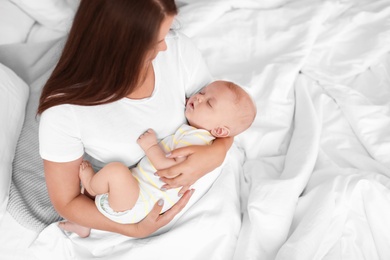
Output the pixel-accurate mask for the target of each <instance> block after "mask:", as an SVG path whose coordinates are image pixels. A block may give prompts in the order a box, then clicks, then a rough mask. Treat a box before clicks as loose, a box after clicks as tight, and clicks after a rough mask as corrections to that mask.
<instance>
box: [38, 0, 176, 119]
mask: <svg viewBox="0 0 390 260" xmlns="http://www.w3.org/2000/svg"><path fill="white" fill-rule="evenodd" d="M176 14H177V7H176V4H175V1H174V0H81V1H80V6H79V8H78V11H77V12H76V15H75V17H74V21H73V25H72V28H71V30H70V32H69V36H68V39H67V41H66V44H65V46H64V49H63V51H62V55H61V57H60V59H59V61H58V63H57V65H56V67H55V68H54V70H53V72H52V74H51V76H50V77H49V79H48V81H47V82H46V84H45V86H44V87H43V90H42V93H41V97H40V101H39V106H38V111H37V113H38V114H41V113H42V112H43V111H45V110H46V109H48V108H50V107H53V106H56V105H61V104H74V105H85V106H91V105H98V104H105V103H109V102H113V101H116V100H119V99H121V98H123V97H125V96H127V95H129V94H130V93H131V92H132V91H133V90H134V89H135V88H136V87H137V84H138V83H139V82H140V80H142V79H141V77H142V73H143V72H144V64H145V58H146V55H147V53H148V51H150V50H151V49H153V48H154V45H155V44H156V42H157V37H158V33H159V30H160V25H161V23H162V21H163V20H164V18H165V17H166V16H169V15H176Z"/></svg>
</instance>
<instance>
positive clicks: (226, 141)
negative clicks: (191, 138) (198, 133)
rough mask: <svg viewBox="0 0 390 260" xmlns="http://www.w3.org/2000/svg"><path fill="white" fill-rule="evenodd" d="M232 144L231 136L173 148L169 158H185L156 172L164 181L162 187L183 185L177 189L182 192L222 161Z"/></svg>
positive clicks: (169, 187) (168, 187)
mask: <svg viewBox="0 0 390 260" xmlns="http://www.w3.org/2000/svg"><path fill="white" fill-rule="evenodd" d="M232 144H233V138H232V137H227V138H217V139H215V140H214V142H213V143H212V144H211V145H192V146H187V147H182V148H178V149H175V150H173V151H172V152H171V154H170V155H169V158H177V157H187V159H186V160H185V161H183V162H181V163H179V164H176V165H174V166H172V167H170V168H167V169H163V170H159V171H157V172H156V174H157V175H158V176H160V178H161V181H163V182H165V183H166V184H165V185H164V186H163V187H162V188H164V189H171V188H177V187H183V188H182V189H181V190H180V191H179V194H183V193H184V192H185V191H186V190H187V189H188V188H189V187H190V186H191V185H192V184H194V183H195V182H196V181H197V180H198V179H199V178H201V177H202V176H204V175H205V174H207V173H209V172H211V171H212V170H214V169H215V168H217V167H218V166H220V165H221V164H222V163H223V161H224V159H225V156H226V153H227V151H228V150H229V149H230V147H231V145H232Z"/></svg>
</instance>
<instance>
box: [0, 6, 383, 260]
mask: <svg viewBox="0 0 390 260" xmlns="http://www.w3.org/2000/svg"><path fill="white" fill-rule="evenodd" d="M186 2H188V3H187V4H186V5H184V6H182V7H181V9H180V15H179V22H178V25H179V27H180V30H181V31H182V32H183V33H185V34H187V35H188V36H189V37H191V38H192V39H193V40H194V42H195V43H196V45H197V46H198V47H199V49H200V50H201V51H202V52H203V54H204V56H205V58H206V60H207V62H208V65H209V67H210V69H211V71H212V74H213V75H214V76H215V77H216V78H221V79H227V80H233V81H235V82H237V83H238V84H241V85H243V86H244V87H246V88H247V89H248V91H249V92H250V93H251V94H252V95H253V97H254V99H255V101H256V103H257V107H258V116H257V118H256V120H255V122H254V125H253V127H252V128H251V129H249V130H248V131H247V132H245V133H243V134H242V135H240V136H238V137H237V138H236V144H237V146H238V147H239V149H234V150H233V151H232V153H231V156H232V157H234V158H236V159H235V160H229V162H230V163H229V164H228V165H227V166H226V167H225V169H224V173H223V174H222V175H221V176H220V178H219V179H218V180H217V182H216V183H215V184H214V186H213V187H212V189H211V190H210V191H209V192H208V193H207V194H206V195H205V196H204V197H203V198H202V199H201V200H200V201H199V202H198V203H197V204H195V205H193V206H192V207H191V208H190V209H189V211H187V212H186V213H185V214H184V215H183V216H182V217H181V218H180V219H179V220H178V221H177V222H176V224H175V225H174V227H173V228H172V229H171V230H170V231H169V232H167V233H165V234H163V235H159V236H155V237H151V238H147V239H142V240H134V239H129V238H125V237H123V236H120V235H115V234H109V233H106V232H98V231H95V232H93V233H92V236H91V237H90V238H88V239H80V238H78V237H77V236H75V235H73V234H72V235H69V234H65V233H63V232H61V231H60V230H59V229H58V228H57V227H56V224H52V225H51V226H49V227H48V228H46V229H45V230H44V231H43V232H41V234H40V235H39V237H38V238H37V239H36V236H37V234H36V233H34V232H31V231H28V230H25V231H24V232H23V234H24V235H23V236H24V237H21V236H17V235H14V234H13V231H14V229H16V230H20V231H21V232H22V230H24V229H23V228H22V227H20V226H18V224H17V223H15V222H13V221H12V217H10V216H9V215H6V216H5V217H4V218H3V221H2V222H1V223H0V228H1V233H2V236H1V237H0V252H1V253H0V254H3V252H6V253H7V254H9V258H7V259H33V256H32V254H35V256H37V257H36V258H37V259H52V258H54V257H55V259H92V258H93V257H96V258H97V257H99V258H100V259H158V258H160V259H190V260H195V259H212V260H214V259H224V260H226V259H235V260H252V259H261V260H274V259H278V260H291V259H299V260H313V259H324V260H325V259H326V260H328V259H329V260H338V259H340V260H341V259H343V260H346V259H348V260H349V259H350V260H360V259H370V260H376V259H378V260H379V259H380V260H388V259H390V53H389V52H390V0H340V1H337V0H327V1H320V0H318V1H317V0H294V1H278V4H275V6H274V8H271V9H270V8H267V9H265V8H264V7H265V6H264V2H261V1H257V0H241V1H238V0H213V1H193V2H190V1H186ZM281 4H282V5H281ZM268 7H270V6H268ZM243 153H244V154H245V162H244V161H243V160H244V157H243ZM242 162H244V164H243V166H241V163H242ZM239 202H241V203H239ZM240 206H241V210H242V212H241V214H240V211H239V208H240ZM240 217H241V219H240ZM3 234H5V235H4V236H3ZM19 241H21V242H19ZM17 243H21V244H19V245H18V244H17ZM30 244H31V245H30ZM27 245H30V246H29V247H27ZM2 247H6V248H7V250H4V251H3V249H2ZM12 249H17V250H12ZM26 255H31V258H26V257H25V256H26ZM61 257H62V258H61Z"/></svg>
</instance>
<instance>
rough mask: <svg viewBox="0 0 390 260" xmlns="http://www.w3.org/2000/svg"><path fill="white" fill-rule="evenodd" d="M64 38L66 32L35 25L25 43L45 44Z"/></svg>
mask: <svg viewBox="0 0 390 260" xmlns="http://www.w3.org/2000/svg"><path fill="white" fill-rule="evenodd" d="M63 36H66V32H63V31H62V32H61V31H58V30H53V29H50V28H48V27H46V26H43V25H42V24H39V23H35V24H34V25H33V27H32V28H31V31H30V34H29V35H28V37H27V40H26V42H27V43H30V42H36V43H37V42H45V41H50V40H54V39H58V38H61V37H63Z"/></svg>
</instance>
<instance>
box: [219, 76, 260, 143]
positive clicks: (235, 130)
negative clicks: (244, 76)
mask: <svg viewBox="0 0 390 260" xmlns="http://www.w3.org/2000/svg"><path fill="white" fill-rule="evenodd" d="M221 82H222V83H224V84H223V85H224V86H226V87H228V88H229V89H230V90H231V91H232V92H233V93H234V94H235V95H236V99H235V102H234V104H235V105H236V107H237V111H239V113H238V116H237V117H236V118H234V119H233V120H234V122H232V124H231V125H230V126H229V129H230V136H235V135H238V134H240V133H241V132H243V131H245V130H246V129H248V128H249V127H250V126H251V125H252V123H253V121H254V119H255V117H256V113H257V109H256V105H255V102H254V100H253V99H252V97H251V96H250V95H249V93H248V92H246V91H245V90H244V89H243V88H242V87H240V86H239V85H237V84H235V83H233V82H231V81H221Z"/></svg>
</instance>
